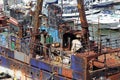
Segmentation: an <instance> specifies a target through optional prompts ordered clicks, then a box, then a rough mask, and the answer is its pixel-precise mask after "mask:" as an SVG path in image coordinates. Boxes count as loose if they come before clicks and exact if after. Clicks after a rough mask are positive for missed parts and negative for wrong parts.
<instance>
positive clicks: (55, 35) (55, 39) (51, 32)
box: [40, 26, 60, 42]
mask: <svg viewBox="0 0 120 80" xmlns="http://www.w3.org/2000/svg"><path fill="white" fill-rule="evenodd" d="M42 30H45V31H46V32H48V34H49V35H51V36H52V38H53V42H60V39H59V33H58V30H57V29H54V28H49V27H45V26H41V27H40V31H42Z"/></svg>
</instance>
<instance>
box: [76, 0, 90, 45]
mask: <svg viewBox="0 0 120 80" xmlns="http://www.w3.org/2000/svg"><path fill="white" fill-rule="evenodd" d="M77 3H78V11H79V15H80V21H81V27H82V33H83V39H84V40H83V41H85V45H86V46H87V44H88V42H89V31H88V23H87V19H86V15H85V9H84V0H77Z"/></svg>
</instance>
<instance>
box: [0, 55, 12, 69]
mask: <svg viewBox="0 0 120 80" xmlns="http://www.w3.org/2000/svg"><path fill="white" fill-rule="evenodd" d="M1 61H2V62H1V65H2V66H3V67H6V68H9V67H10V66H9V63H8V62H9V61H8V59H6V58H5V57H3V56H1Z"/></svg>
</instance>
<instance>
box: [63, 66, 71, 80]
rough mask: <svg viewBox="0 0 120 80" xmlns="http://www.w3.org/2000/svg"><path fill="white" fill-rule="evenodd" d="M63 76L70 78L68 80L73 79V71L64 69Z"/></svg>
mask: <svg viewBox="0 0 120 80" xmlns="http://www.w3.org/2000/svg"><path fill="white" fill-rule="evenodd" d="M62 75H63V76H65V77H68V78H72V70H71V69H66V68H62Z"/></svg>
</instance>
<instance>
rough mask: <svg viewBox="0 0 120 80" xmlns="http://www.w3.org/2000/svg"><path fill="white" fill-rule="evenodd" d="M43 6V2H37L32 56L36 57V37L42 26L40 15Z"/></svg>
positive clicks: (38, 0)
mask: <svg viewBox="0 0 120 80" xmlns="http://www.w3.org/2000/svg"><path fill="white" fill-rule="evenodd" d="M42 5H43V0H37V6H36V10H35V15H34V22H33V23H34V24H33V27H34V28H33V31H32V35H31V37H32V38H31V52H30V53H31V54H33V56H34V54H35V53H34V48H35V43H36V35H37V34H38V33H39V27H40V25H41V17H39V15H41V14H42Z"/></svg>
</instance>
